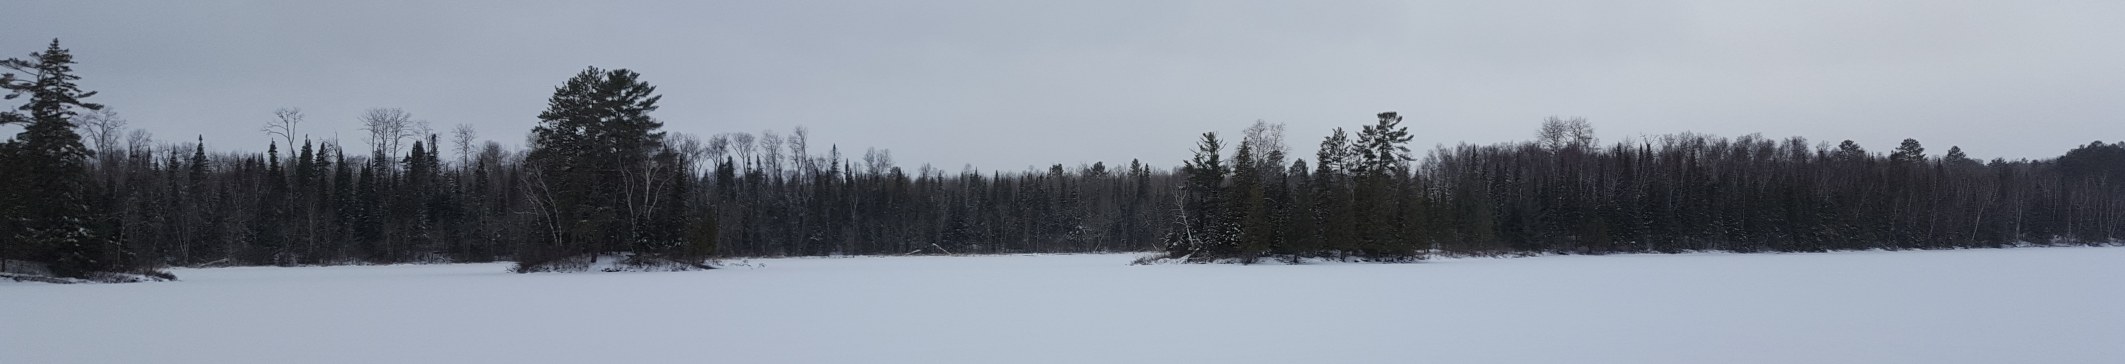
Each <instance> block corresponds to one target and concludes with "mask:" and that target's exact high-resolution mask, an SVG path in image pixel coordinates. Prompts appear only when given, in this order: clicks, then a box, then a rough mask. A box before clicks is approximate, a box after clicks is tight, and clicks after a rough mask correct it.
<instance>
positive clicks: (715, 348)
mask: <svg viewBox="0 0 2125 364" xmlns="http://www.w3.org/2000/svg"><path fill="white" fill-rule="evenodd" d="M1132 259H1134V256H1132V255H1041V256H988V257H858V258H798V259H773V260H753V261H752V263H754V264H756V265H764V266H765V267H761V268H744V267H738V268H733V269H722V270H714V271H697V272H669V273H584V274H512V273H506V272H504V269H505V268H506V265H504V264H463V265H425V266H420V265H416V266H368V267H318V268H269V267H259V268H224V269H185V270H177V271H176V272H175V273H177V274H178V276H179V277H181V278H183V279H184V280H183V281H181V282H169V283H144V284H108V285H49V284H29V283H0V362H4V363H146V362H155V363H588V362H601V363H667V362H728V363H1319V362H1331V363H1408V362H1443V363H1470V362H1482V363H2125V248H2032V249H2007V250H1962V251H1918V252H1852V253H1824V254H1753V255H1743V254H1690V255H1617V256H1560V257H1538V258H1524V259H1450V260H1440V261H1432V262H1426V263H1418V264H1312V265H1300V266H1276V265H1264V266H1237V265H1157V266H1129V265H1127V264H1128V263H1129V261H1131V260H1132Z"/></svg>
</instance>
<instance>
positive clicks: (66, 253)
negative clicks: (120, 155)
mask: <svg viewBox="0 0 2125 364" xmlns="http://www.w3.org/2000/svg"><path fill="white" fill-rule="evenodd" d="M73 63H74V57H73V55H72V54H71V53H69V52H68V51H67V50H66V49H64V48H59V40H57V39H54V40H52V43H51V46H50V47H48V48H46V49H45V51H44V52H40V53H30V59H20V58H10V59H7V60H4V61H0V67H4V68H7V69H9V70H13V71H17V72H24V73H27V74H28V78H27V79H26V80H25V81H26V82H24V83H20V84H6V85H5V87H6V88H7V91H8V93H7V96H6V98H7V99H10V100H11V99H15V98H17V97H20V96H23V95H28V96H29V101H28V102H27V103H25V104H23V105H22V106H20V107H17V108H16V109H17V110H19V111H22V112H24V113H25V114H13V113H10V114H11V115H12V116H8V117H6V119H9V120H10V121H13V122H27V123H28V125H27V126H25V127H24V128H23V131H22V132H21V133H20V134H17V135H16V136H15V138H14V139H13V140H9V141H8V142H7V143H6V146H5V147H0V158H4V162H0V166H4V167H5V168H6V169H7V171H8V173H6V176H5V177H0V178H5V179H6V181H5V182H4V183H5V185H4V192H0V193H5V194H6V195H5V197H0V214H4V215H0V221H4V222H0V237H4V238H5V240H7V242H6V243H0V244H7V245H9V247H7V248H4V249H0V253H4V254H8V256H6V258H15V259H27V260H33V261H44V262H49V263H50V264H51V269H52V271H53V273H54V274H58V275H61V276H82V275H85V274H87V273H90V272H97V271H111V270H120V269H126V268H130V267H125V266H123V265H124V263H125V261H126V259H125V257H123V255H124V254H125V253H126V252H124V251H123V250H122V246H121V245H120V244H117V243H116V242H114V241H111V240H110V239H109V238H108V236H109V234H108V233H109V232H104V231H96V230H94V229H93V226H91V224H90V223H89V222H90V220H91V219H93V218H94V216H96V215H97V212H96V211H91V210H90V206H89V193H90V191H89V188H90V186H92V185H93V184H92V183H91V181H90V177H89V174H88V173H89V172H88V158H89V154H90V152H89V150H88V147H87V146H84V145H82V142H81V135H80V134H76V133H75V132H74V123H73V120H74V116H75V115H76V114H77V113H78V111H77V109H83V110H99V109H102V108H103V106H102V105H98V104H94V103H88V102H85V101H82V99H85V98H88V97H90V96H95V95H96V93H95V92H83V91H81V88H80V87H79V86H77V85H75V84H74V82H75V81H76V80H80V79H81V77H80V76H76V75H74V73H73V66H72V64H73ZM9 75H10V77H7V78H10V79H12V78H13V77H12V75H13V74H12V73H10V74H9Z"/></svg>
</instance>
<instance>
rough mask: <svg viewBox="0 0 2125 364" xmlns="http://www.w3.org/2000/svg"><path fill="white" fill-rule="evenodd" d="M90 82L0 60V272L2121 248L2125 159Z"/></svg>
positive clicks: (2087, 150) (615, 72)
mask: <svg viewBox="0 0 2125 364" xmlns="http://www.w3.org/2000/svg"><path fill="white" fill-rule="evenodd" d="M73 62H74V61H73V60H72V56H71V55H70V54H69V53H68V52H67V50H66V49H64V48H61V47H60V45H59V43H58V41H56V40H55V41H53V42H52V45H51V46H50V47H49V48H47V49H46V50H44V51H42V52H36V53H31V55H30V57H28V58H13V59H8V60H6V61H5V62H4V63H0V66H4V68H5V69H6V70H7V71H6V72H8V73H7V74H6V76H4V78H0V85H4V86H5V87H6V92H7V99H8V100H11V101H14V100H20V101H19V102H21V104H20V105H19V106H18V107H15V108H13V109H14V111H10V112H5V113H0V125H6V126H10V127H13V126H17V125H19V126H20V127H21V128H22V130H23V131H22V132H21V133H20V134H18V135H15V136H13V137H12V138H11V139H8V140H7V141H6V142H5V143H4V144H0V271H8V270H10V269H9V268H8V267H7V266H6V265H7V264H15V265H16V266H17V267H18V268H14V269H13V270H17V271H19V270H21V268H19V267H20V266H22V265H37V266H41V267H39V269H40V270H46V271H48V273H50V274H53V275H58V276H85V275H89V274H93V273H97V272H154V270H155V269H157V268H159V267H169V266H236V265H329V264H377V263H404V262H421V263H427V262H485V261H516V262H518V265H517V268H516V269H517V271H520V272H534V271H570V270H581V269H585V267H586V266H587V264H588V262H587V261H586V260H585V259H586V257H595V256H598V255H601V254H625V255H627V256H629V257H630V259H631V260H632V261H633V262H635V263H638V264H648V265H669V266H676V267H681V268H685V267H695V268H707V267H710V265H709V264H707V263H705V262H706V261H708V260H710V259H712V258H718V257H756V256H815V255H883V254H997V253H1046V252H1115V251H1155V252H1159V253H1158V255H1157V256H1153V257H1150V258H1147V259H1146V261H1178V262H1237V263H1255V262H1260V261H1265V260H1282V261H1290V262H1299V261H1304V260H1307V259H1338V260H1360V261H1378V262H1406V261H1415V260H1422V259H1426V258H1428V257H1431V256H1437V255H1451V256H1507V255H1531V254H1607V253H1652V252H1658V253H1673V252H1686V251H1731V252H1803V251H1832V250H1864V249H1886V250H1897V249H1954V248H1990V247H2005V246H2024V245H2071V244H2116V243H2118V242H2119V233H2120V232H2121V231H2120V230H2121V228H2125V142H2118V143H2104V142H2101V141H2096V142H2091V143H2089V144H2086V145H2081V146H2068V147H2069V148H2067V149H2070V150H2068V151H2067V152H2066V153H2065V154H2063V155H2061V156H2059V157H2056V158H2049V159H2040V160H2011V161H2010V160H2004V159H1991V160H1979V159H1976V158H1972V157H1970V156H1968V155H1966V154H1965V153H1964V152H1963V151H1962V150H1961V149H1960V148H1958V147H1950V148H1948V150H1947V151H1945V152H1944V153H1941V154H1939V155H1933V154H1928V152H1927V149H1926V148H1925V147H1924V146H1922V145H1921V144H1920V143H1919V142H1918V141H1916V140H1908V139H1907V140H1905V141H1904V142H1903V143H1902V144H1901V145H1898V146H1896V147H1895V148H1893V149H1890V150H1888V151H1887V152H1871V151H1868V150H1867V149H1865V148H1863V147H1862V146H1860V145H1859V144H1857V143H1854V142H1852V141H1849V140H1846V141H1842V142H1839V143H1835V144H1831V143H1820V144H1811V142H1810V141H1809V140H1808V139H1805V138H1800V137H1792V138H1785V139H1775V138H1766V137H1762V136H1757V135H1747V136H1740V137H1732V138H1727V137H1718V136H1711V135H1701V134H1691V133H1681V134H1670V135H1658V136H1643V137H1636V138H1628V139H1624V140H1621V141H1617V142H1614V143H1609V144H1602V143H1600V142H1599V141H1598V140H1597V139H1596V138H1595V137H1594V132H1593V126H1592V124H1591V123H1590V122H1588V121H1586V120H1585V119H1583V118H1551V119H1549V120H1545V121H1543V122H1542V123H1541V125H1540V127H1539V129H1538V130H1537V132H1536V133H1535V138H1534V139H1533V140H1531V141H1525V142H1510V143H1500V144H1492V145H1469V144H1463V145H1456V146H1446V147H1439V148H1436V149H1433V150H1429V151H1426V153H1425V154H1423V155H1421V156H1420V155H1418V154H1417V153H1415V152H1413V151H1412V149H1411V148H1410V147H1409V146H1408V145H1407V144H1408V142H1409V140H1410V139H1411V138H1410V134H1409V133H1410V129H1409V127H1408V126H1405V125H1403V124H1402V117H1401V116H1400V115H1398V114H1396V113H1394V112H1386V113H1379V114H1377V115H1375V116H1376V118H1374V120H1372V122H1371V123H1367V124H1361V125H1359V127H1360V128H1359V130H1358V131H1357V132H1356V133H1355V135H1352V133H1347V132H1345V131H1344V130H1342V129H1336V130H1334V131H1333V132H1332V134H1331V135H1330V136H1329V137H1327V138H1325V139H1324V140H1322V141H1321V142H1320V144H1319V145H1320V148H1319V152H1317V153H1316V154H1315V155H1314V159H1313V160H1311V161H1308V160H1305V159H1303V158H1299V157H1298V156H1293V155H1290V154H1291V150H1290V148H1289V147H1288V146H1287V145H1286V144H1285V141H1284V137H1283V133H1284V131H1283V126H1282V125H1280V124H1273V123H1268V122H1260V121H1257V122H1255V123H1254V124H1253V125H1252V126H1251V127H1249V128H1247V129H1246V131H1245V132H1244V133H1243V135H1241V136H1240V138H1239V140H1237V142H1236V143H1233V142H1231V141H1227V140H1225V139H1221V138H1220V137H1219V136H1218V135H1217V134H1216V133H1205V134H1203V135H1202V137H1201V139H1200V140H1196V141H1195V144H1196V146H1197V148H1196V149H1197V152H1196V155H1195V156H1194V157H1193V158H1191V159H1189V160H1186V161H1177V162H1180V166H1179V167H1178V168H1162V167H1156V166H1154V165H1153V164H1152V163H1145V162H1143V161H1135V160H1132V161H1128V162H1127V163H1126V164H1123V163H1115V164H1113V165H1108V164H1107V163H1105V162H1099V163H1092V164H1089V165H1075V166H1066V165H1062V164H1054V165H1051V166H1049V167H1048V168H1046V169H1044V170H1040V169H1034V170H1026V171H1010V172H1006V171H982V170H978V169H974V168H973V167H971V166H970V167H966V168H963V169H960V170H957V171H946V170H941V169H938V168H932V167H930V166H928V165H923V166H921V167H919V168H914V169H912V170H908V169H903V168H902V167H900V166H898V165H896V164H895V162H894V160H893V158H892V154H891V152H890V151H888V150H883V149H870V148H867V149H865V150H864V151H863V152H861V153H860V155H859V153H857V152H855V151H853V150H851V151H849V152H846V153H844V152H843V151H842V150H841V148H840V147H839V146H837V145H827V146H824V147H823V148H822V146H818V145H813V144H811V142H810V137H809V136H810V132H809V130H807V129H805V128H803V127H796V128H792V129H790V130H789V131H788V132H786V133H785V132H778V131H774V130H769V131H762V132H759V133H722V134H715V135H709V136H706V137H703V136H695V135H686V134H679V133H667V132H663V131H661V130H660V129H661V126H662V123H661V122H660V121H658V120H657V119H656V118H655V117H653V116H652V113H653V112H654V111H655V110H656V109H657V102H658V101H659V99H660V98H661V96H659V95H657V93H656V88H655V87H654V86H652V85H651V84H650V83H648V82H647V81H645V80H643V79H642V78H641V77H642V75H640V74H637V73H635V72H633V71H629V70H625V69H612V70H607V69H599V68H595V67H592V68H588V69H586V70H584V71H583V72H581V73H579V74H577V75H574V77H571V78H569V79H567V80H566V81H565V82H563V83H562V84H560V85H559V86H557V87H556V88H555V90H554V94H553V96H552V98H550V99H549V101H548V108H547V109H546V110H544V111H543V112H541V113H539V114H538V115H539V124H538V126H537V127H535V128H534V129H533V130H531V131H530V132H529V135H530V137H529V140H531V146H530V147H528V148H526V149H523V150H509V149H506V148H504V147H502V145H501V144H500V143H496V142H492V141H485V140H482V139H480V136H479V133H478V132H477V131H475V130H473V129H472V128H471V127H469V126H458V127H456V128H453V129H452V130H449V131H445V132H438V131H435V130H434V129H432V126H430V125H427V123H426V122H422V121H418V120H417V119H416V118H415V117H414V116H413V115H412V114H411V113H409V112H407V111H404V110H402V109H396V108H388V107H385V108H375V109H371V110H368V111H366V112H364V113H362V114H361V115H357V116H356V117H355V119H356V120H357V121H358V122H359V123H361V125H362V130H365V131H367V132H368V134H369V135H367V138H365V139H364V140H363V142H364V143H363V144H364V145H362V146H345V145H339V144H338V143H334V142H326V141H318V140H311V139H309V138H307V137H305V136H304V133H303V132H302V130H303V129H302V127H303V126H305V125H309V124H307V122H306V117H307V115H305V114H304V113H303V112H302V110H301V109H299V108H293V107H290V108H285V109H280V110H276V111H273V112H271V113H270V115H271V116H272V117H271V118H270V119H268V121H267V122H266V123H264V126H263V127H262V128H261V130H260V132H261V134H262V135H264V136H265V139H266V140H265V141H264V142H263V143H260V144H263V145H264V149H265V150H266V152H264V153H236V152H217V151H214V150H210V148H209V146H208V145H206V144H205V143H204V138H199V137H194V138H184V139H190V140H183V139H180V140H177V141H167V140H158V139H157V138H156V137H155V136H153V135H151V134H149V133H147V132H146V131H144V130H141V129H137V128H130V126H129V125H128V122H127V120H126V119H125V118H124V117H123V116H121V115H119V114H118V113H116V112H115V111H113V109H111V108H107V107H105V105H99V104H96V103H93V102H91V100H90V99H91V98H92V96H94V95H95V92H91V91H84V90H81V89H80V87H79V86H77V85H76V84H75V81H77V80H79V79H80V78H81V77H80V76H79V75H75V74H74V73H73V72H72V69H71V68H70V65H71V64H72V63H73ZM526 112H527V113H529V112H530V110H526ZM261 115H267V114H266V113H265V112H263V111H262V112H261ZM1420 130H1421V129H1420ZM511 137H513V136H511ZM1177 142H1178V141H1177ZM1177 144H1178V143H1177ZM1228 145H1230V149H1231V151H1230V152H1229V153H1228V152H1227V151H1226V149H1227V146H1228ZM350 147H351V148H350ZM230 149H235V148H230ZM446 149H447V150H449V152H450V153H448V154H447V155H449V156H450V157H449V158H446V157H445V155H446V154H445V150H446Z"/></svg>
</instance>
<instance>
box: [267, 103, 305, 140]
mask: <svg viewBox="0 0 2125 364" xmlns="http://www.w3.org/2000/svg"><path fill="white" fill-rule="evenodd" d="M302 123H303V109H302V108H294V107H284V108H280V109H276V110H273V120H272V121H267V122H266V126H264V127H260V128H258V130H259V131H263V132H265V133H266V135H268V136H276V137H280V139H281V140H283V141H285V142H286V143H285V144H281V145H286V146H288V147H289V148H294V147H295V136H296V135H298V134H296V133H295V130H296V128H297V127H300V126H301V125H302Z"/></svg>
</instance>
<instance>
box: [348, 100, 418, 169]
mask: <svg viewBox="0 0 2125 364" xmlns="http://www.w3.org/2000/svg"><path fill="white" fill-rule="evenodd" d="M361 122H362V130H366V131H368V132H369V150H370V151H372V152H374V153H376V154H377V156H380V157H384V158H386V159H387V161H392V160H398V152H399V149H400V148H401V147H402V146H403V145H404V143H405V141H406V139H409V138H415V137H418V136H420V133H421V131H423V130H426V129H427V128H428V127H427V122H422V121H414V120H413V114H411V113H407V112H406V111H405V110H400V109H398V108H374V109H369V111H367V112H364V113H362V116H361Z"/></svg>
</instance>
